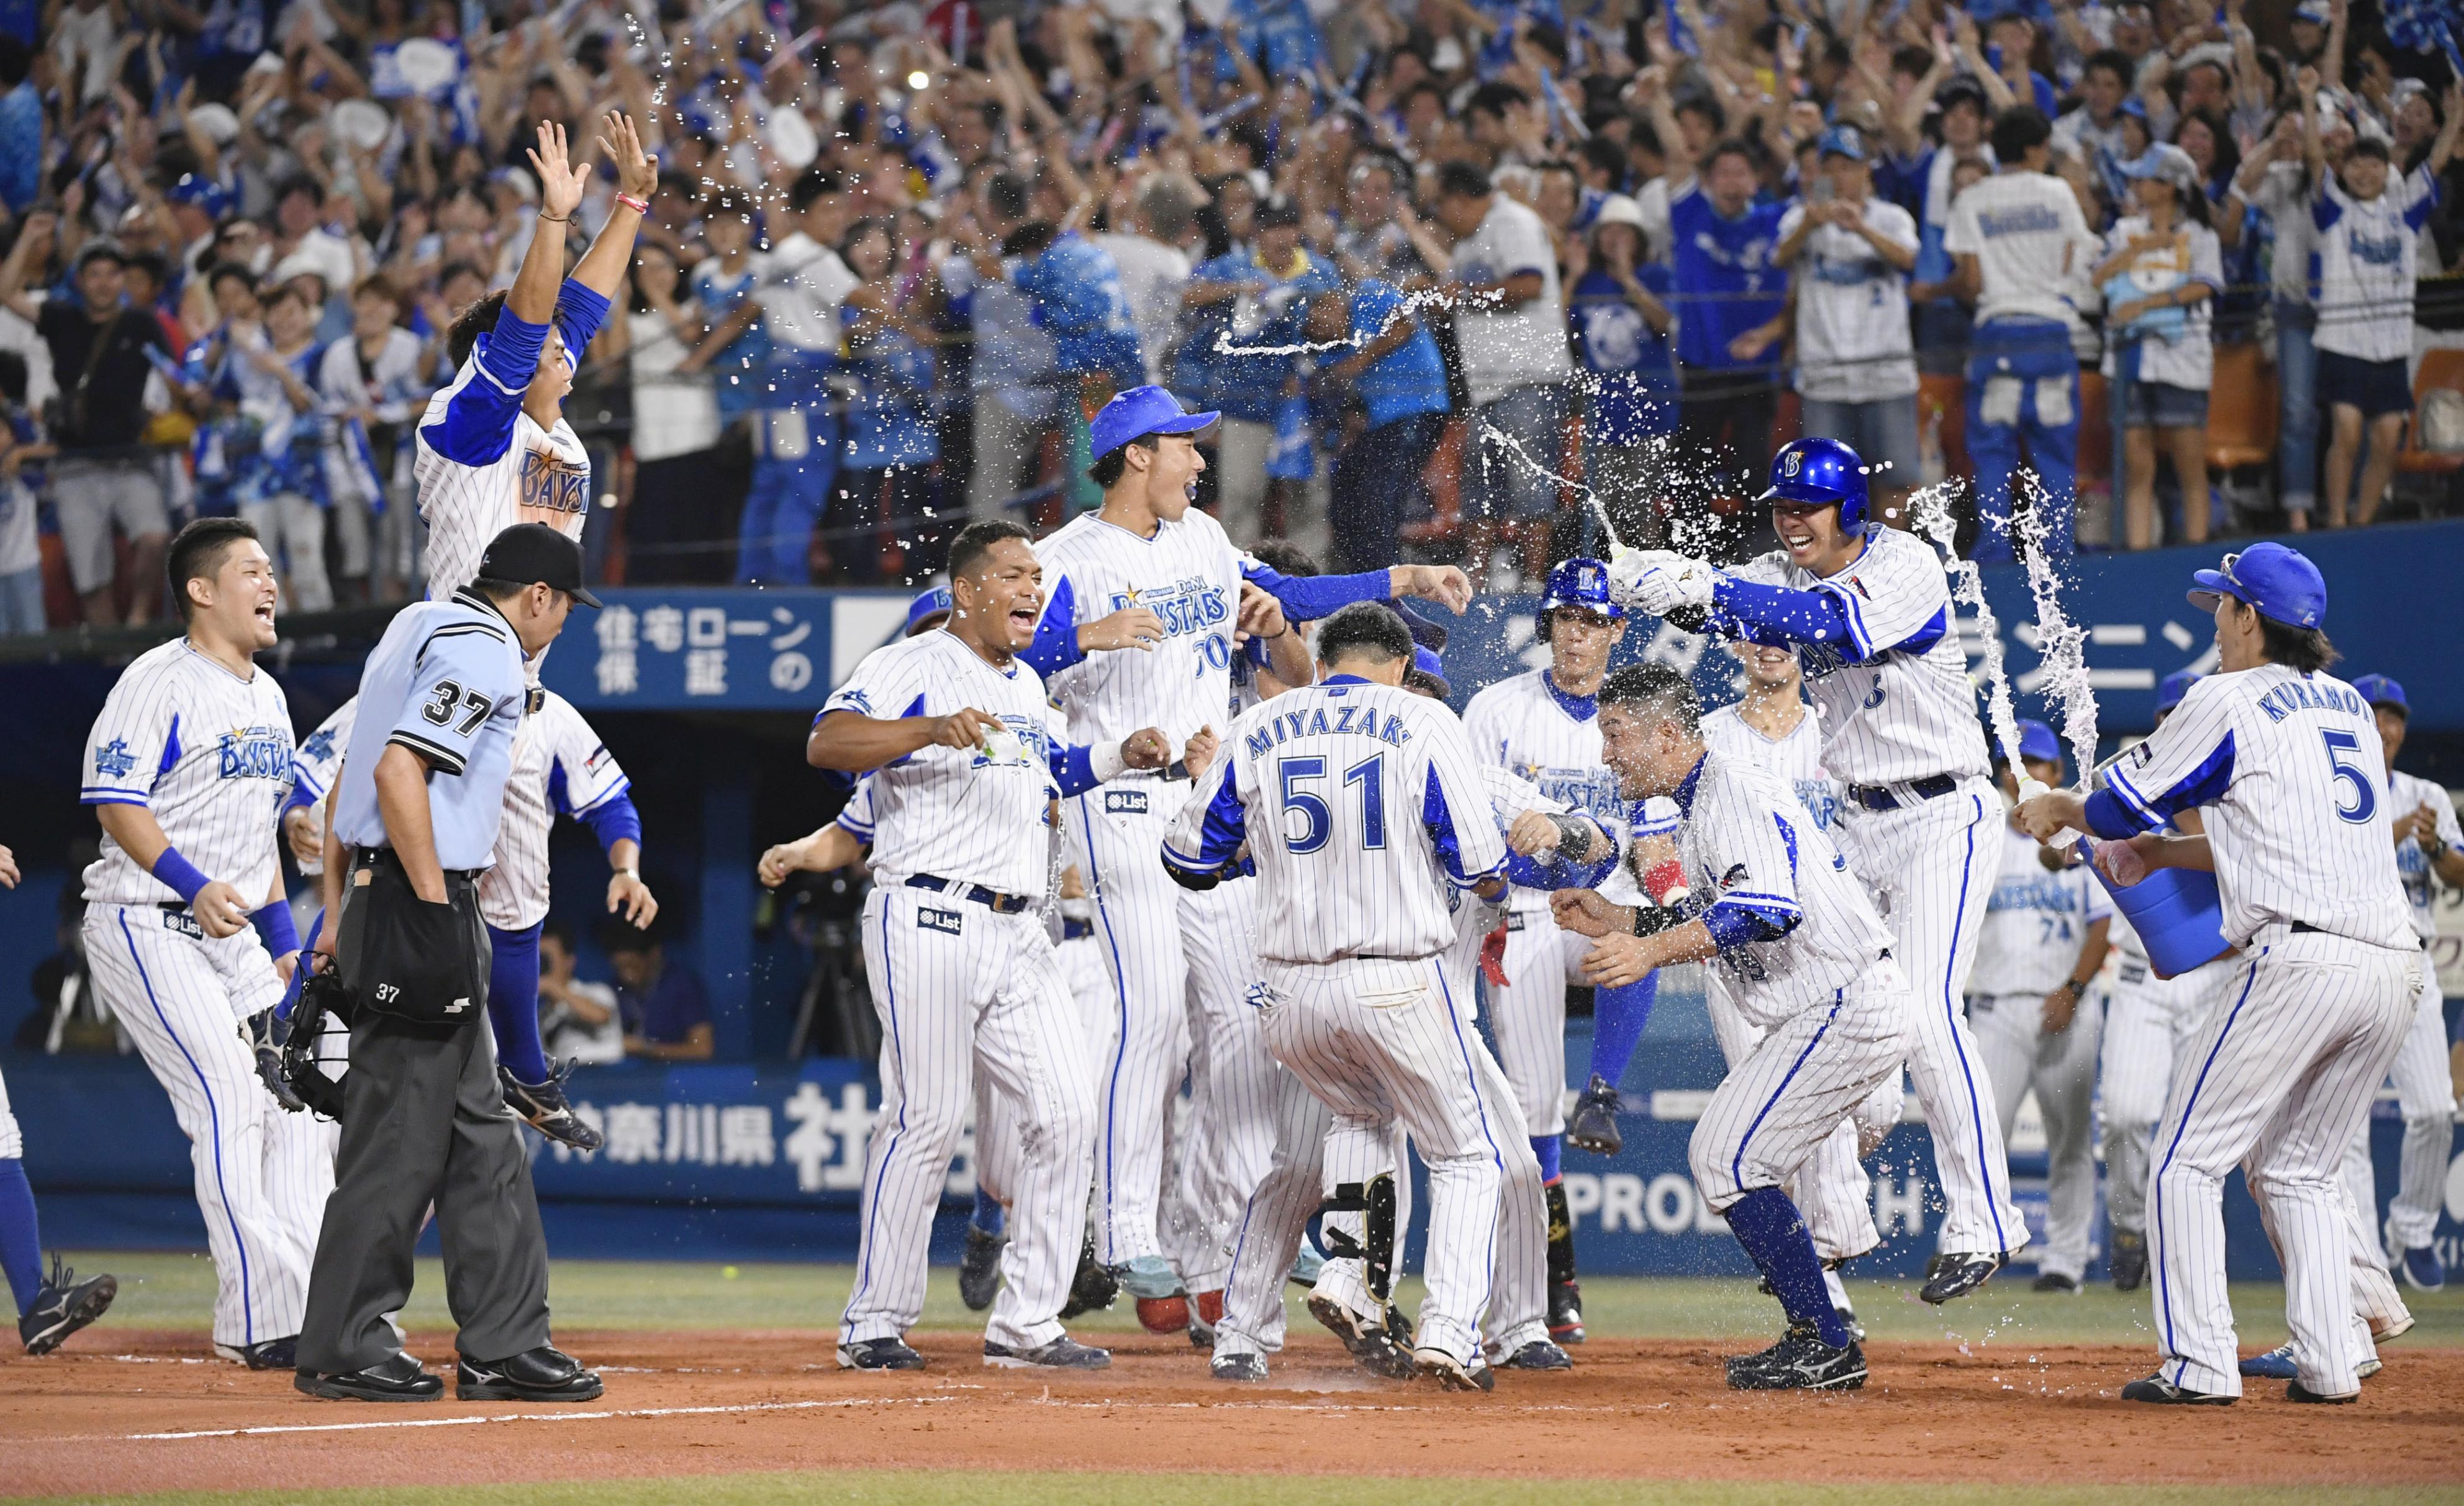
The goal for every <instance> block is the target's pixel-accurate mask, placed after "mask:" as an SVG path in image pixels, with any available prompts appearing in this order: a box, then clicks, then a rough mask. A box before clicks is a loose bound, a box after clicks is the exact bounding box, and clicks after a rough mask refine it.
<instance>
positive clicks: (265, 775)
mask: <svg viewBox="0 0 2464 1506" xmlns="http://www.w3.org/2000/svg"><path fill="white" fill-rule="evenodd" d="M290 742H291V740H290V739H289V738H287V737H285V736H283V734H282V732H281V729H279V728H276V727H234V728H232V729H231V731H229V732H226V733H224V734H223V735H222V738H221V740H220V752H221V754H222V769H221V773H222V777H223V778H225V779H287V778H289V777H290V775H291V746H290Z"/></svg>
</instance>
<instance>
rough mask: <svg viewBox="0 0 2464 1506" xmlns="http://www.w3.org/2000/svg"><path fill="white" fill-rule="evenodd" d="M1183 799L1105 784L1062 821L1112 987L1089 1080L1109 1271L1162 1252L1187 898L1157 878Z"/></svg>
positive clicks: (1184, 1008)
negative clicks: (1104, 1048) (1104, 1042)
mask: <svg viewBox="0 0 2464 1506" xmlns="http://www.w3.org/2000/svg"><path fill="white" fill-rule="evenodd" d="M1188 794H1189V785H1188V783H1187V782H1186V781H1169V782H1167V781H1148V782H1143V783H1138V784H1134V785H1133V786H1131V787H1128V788H1126V789H1124V788H1121V787H1119V786H1106V787H1105V788H1103V789H1098V790H1093V791H1089V793H1088V794H1084V795H1080V796H1079V797H1078V800H1077V808H1076V810H1075V811H1074V812H1072V818H1071V820H1070V823H1069V825H1070V828H1071V832H1072V834H1073V835H1074V836H1075V837H1076V838H1077V839H1078V843H1079V851H1078V853H1077V857H1078V864H1079V873H1080V874H1082V875H1085V878H1086V880H1087V887H1088V888H1089V890H1090V891H1092V892H1093V894H1094V897H1095V942H1096V945H1097V946H1098V947H1099V948H1101V950H1102V955H1103V958H1104V965H1105V968H1106V969H1107V970H1108V971H1109V972H1110V973H1111V980H1112V1004H1113V1027H1112V1049H1111V1052H1109V1053H1107V1054H1106V1055H1105V1056H1104V1057H1102V1058H1100V1059H1099V1060H1098V1061H1097V1063H1096V1073H1095V1095H1096V1098H1095V1102H1096V1130H1095V1171H1094V1175H1095V1201H1096V1205H1097V1207H1096V1217H1095V1256H1096V1258H1097V1259H1099V1260H1101V1261H1102V1262H1103V1263H1104V1264H1106V1265H1108V1266H1121V1265H1127V1264H1128V1263H1129V1262H1130V1261H1131V1260H1133V1259H1134V1258H1136V1257H1138V1256H1140V1255H1161V1254H1162V1253H1163V1252H1164V1251H1163V1245H1162V1241H1161V1238H1160V1236H1159V1234H1158V1232H1157V1230H1156V1228H1155V1224H1156V1213H1157V1207H1158V1205H1159V1203H1160V1200H1161V1196H1162V1187H1163V1150H1164V1137H1163V1122H1164V1113H1165V1110H1166V1109H1167V1108H1168V1107H1169V1102H1168V1100H1169V1099H1170V1098H1171V1097H1172V1096H1173V1095H1174V1094H1176V1093H1177V1092H1179V1091H1180V1084H1181V1079H1182V1077H1183V1076H1184V1075H1185V1074H1186V1073H1187V1070H1188V1062H1189V1017H1188V988H1189V965H1188V962H1187V959H1186V958H1185V956H1184V955H1183V953H1182V951H1181V941H1180V935H1181V929H1180V907H1181V902H1182V899H1183V898H1184V897H1185V893H1186V892H1185V891H1183V890H1182V889H1181V887H1180V886H1179V885H1177V884H1176V883H1174V882H1173V881H1172V877H1171V875H1168V874H1166V873H1165V872H1164V869H1163V858H1162V853H1163V837H1164V832H1165V831H1167V830H1168V829H1169V828H1170V826H1171V824H1172V820H1173V818H1174V817H1175V816H1176V815H1177V814H1178V813H1179V810H1180V808H1181V806H1182V805H1183V804H1184V803H1185V802H1186V799H1187V796H1188ZM1108 807H1110V808H1108Z"/></svg>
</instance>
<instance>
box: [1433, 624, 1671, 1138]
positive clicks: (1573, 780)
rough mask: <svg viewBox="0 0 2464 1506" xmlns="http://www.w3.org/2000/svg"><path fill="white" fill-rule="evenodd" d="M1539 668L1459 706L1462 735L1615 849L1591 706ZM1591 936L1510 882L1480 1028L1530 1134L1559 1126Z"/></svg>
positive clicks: (1663, 818)
mask: <svg viewBox="0 0 2464 1506" xmlns="http://www.w3.org/2000/svg"><path fill="white" fill-rule="evenodd" d="M1548 675H1549V672H1548V671H1546V670H1532V671H1530V672H1529V673H1528V674H1524V675H1514V676H1513V677H1511V678H1509V679H1502V680H1499V681H1498V682H1497V683H1496V684H1494V685H1491V686H1489V687H1487V688H1486V689H1485V690H1483V691H1482V692H1481V693H1480V694H1479V695H1477V696H1474V697H1473V698H1471V703H1470V704H1469V705H1467V706H1465V707H1464V708H1463V731H1464V732H1465V733H1466V734H1467V735H1468V736H1469V737H1470V738H1471V744H1472V747H1473V749H1474V750H1475V751H1476V752H1478V753H1479V755H1480V756H1481V757H1482V758H1483V759H1485V760H1487V761H1490V762H1493V763H1495V764H1499V765H1500V766H1502V767H1504V768H1506V769H1507V770H1509V771H1511V772H1512V773H1514V774H1516V775H1518V776H1520V777H1522V778H1524V779H1526V780H1529V781H1530V783H1531V784H1533V785H1534V786H1538V789H1539V792H1540V793H1541V794H1543V795H1545V796H1547V797H1548V798H1549V799H1551V800H1553V801H1557V802H1559V803H1560V804H1562V805H1564V806H1566V807H1568V808H1571V809H1575V810H1580V811H1582V812H1583V813H1585V814H1587V815H1590V816H1593V817H1595V819H1597V820H1598V821H1599V823H1600V825H1601V826H1602V827H1603V828H1605V829H1606V830H1607V831H1608V832H1609V834H1610V835H1611V836H1613V837H1616V838H1617V839H1618V844H1619V846H1620V847H1623V846H1624V845H1625V839H1626V837H1627V836H1628V835H1629V833H1628V832H1627V831H1626V822H1627V810H1628V802H1627V801H1626V799H1625V797H1624V796H1623V795H1621V794H1619V793H1618V792H1617V776H1616V775H1615V774H1612V773H1611V772H1609V769H1608V765H1607V764H1606V763H1605V762H1603V761H1602V759H1601V757H1600V721H1599V716H1598V713H1597V708H1596V707H1595V705H1594V704H1593V703H1592V702H1591V701H1589V700H1588V699H1576V698H1572V697H1567V696H1561V695H1560V694H1558V692H1557V691H1556V689H1555V687H1554V686H1553V685H1552V684H1551V681H1550V679H1549V677H1548ZM1645 820H1646V821H1647V822H1648V823H1649V824H1648V825H1647V826H1646V827H1644V828H1643V829H1641V830H1640V831H1636V832H1634V833H1631V834H1633V835H1651V834H1654V833H1661V832H1666V831H1669V830H1670V829H1672V828H1673V827H1674V826H1675V824H1676V813H1675V811H1673V810H1671V809H1669V808H1667V807H1666V805H1665V803H1664V802H1653V803H1652V804H1651V805H1650V806H1649V807H1648V810H1647V814H1646V816H1645ZM1591 946H1592V943H1591V939H1590V938H1589V937H1585V936H1579V935H1575V934H1573V933H1570V932H1567V931H1563V930H1560V929H1559V928H1558V925H1557V920H1556V916H1555V914H1554V913H1553V912H1552V911H1551V909H1550V908H1549V897H1548V895H1546V894H1545V893H1542V892H1541V891H1539V890H1536V889H1525V888H1521V887H1520V886H1518V887H1517V888H1515V889H1514V891H1513V892H1512V894H1511V895H1510V896H1509V897H1508V898H1507V917H1506V958H1505V963H1504V965H1505V970H1506V979H1507V982H1506V986H1505V987H1503V988H1501V987H1498V986H1496V985H1495V984H1489V985H1488V994H1489V1005H1488V1023H1489V1028H1490V1029H1491V1030H1494V1031H1495V1032H1496V1034H1497V1057H1498V1063H1499V1065H1500V1066H1502V1067H1504V1068H1505V1069H1506V1076H1507V1081H1509V1082H1511V1083H1513V1084H1514V1096H1515V1100H1516V1101H1517V1102H1519V1103H1520V1104H1522V1106H1523V1118H1524V1120H1525V1121H1526V1122H1527V1123H1529V1125H1530V1126H1531V1133H1532V1134H1534V1135H1562V1134H1564V1133H1565V1131H1566V986H1567V985H1568V984H1570V983H1572V984H1579V983H1582V982H1584V981H1585V980H1584V978H1583V958H1584V956H1585V954H1587V953H1588V952H1590V950H1591Z"/></svg>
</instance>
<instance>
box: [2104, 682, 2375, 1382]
mask: <svg viewBox="0 0 2464 1506" xmlns="http://www.w3.org/2000/svg"><path fill="white" fill-rule="evenodd" d="M2175 720H2178V713H2177V714H2176V719H2175ZM2167 725H2170V723H2169V722H2168V723H2167ZM2159 730H2160V734H2161V732H2162V730H2163V729H2159ZM2210 830H2211V834H2212V833H2213V831H2214V822H2213V821H2212V819H2211V824H2210ZM2388 846H2389V848H2390V850H2391V849H2392V846H2393V844H2392V843H2389V844H2388ZM2390 876H2391V875H2390ZM2254 941H2255V948H2254V952H2253V955H2252V956H2251V958H2250V960H2249V961H2248V962H2247V963H2245V964H2244V967H2245V973H2244V983H2243V987H2242V991H2241V994H2240V996H2239V997H2238V998H2237V999H2235V1000H2234V1002H2233V1006H2232V1007H2231V1008H2226V1009H2221V1010H2217V1011H2214V1012H2211V1014H2210V1015H2209V1016H2208V1018H2207V1019H2206V1020H2205V1021H2203V1022H2202V1023H2201V1025H2200V1028H2199V1030H2198V1032H2197V1033H2196V1034H2194V1035H2193V1036H2192V1037H2191V1038H2190V1041H2189V1046H2188V1049H2187V1050H2186V1051H2185V1052H2184V1054H2183V1056H2182V1058H2181V1061H2180V1062H2179V1064H2178V1065H2177V1067H2176V1068H2175V1075H2174V1087H2173V1092H2172V1094H2171V1096H2170V1097H2169V1098H2168V1100H2167V1105H2166V1112H2165V1119H2164V1122H2163V1123H2162V1124H2161V1125H2160V1126H2159V1127H2158V1130H2157V1140H2156V1142H2157V1144H2158V1145H2160V1146H2161V1147H2163V1149H2162V1153H2161V1155H2160V1158H2159V1160H2158V1162H2157V1165H2156V1170H2155V1175H2154V1177H2153V1179H2152V1181H2151V1184H2150V1216H2149V1219H2148V1231H2147V1232H2148V1255H2149V1260H2150V1262H2151V1264H2152V1266H2153V1267H2154V1269H2155V1272H2156V1280H2155V1282H2154V1283H2153V1286H2154V1291H2155V1296H2154V1303H2155V1316H2156V1331H2157V1336H2158V1340H2159V1342H2160V1345H2161V1352H2162V1356H2163V1360H2164V1363H2165V1367H2166V1374H2167V1377H2168V1378H2169V1379H2170V1380H2172V1382H2173V1383H2174V1384H2177V1385H2182V1386H2187V1387H2189V1389H2191V1390H2194V1391H2204V1392H2208V1393H2210V1394H2211V1395H2212V1394H2222V1395H2230V1396H2238V1395H2240V1394H2241V1375H2240V1372H2239V1369H2238V1367H2237V1353H2236V1350H2235V1347H2234V1337H2233V1307H2232V1304H2231V1302H2230V1300H2229V1299H2228V1298H2227V1296H2226V1293H2225V1250H2224V1202H2223V1199H2224V1179H2225V1174H2226V1173H2227V1172H2228V1171H2230V1170H2231V1169H2232V1168H2233V1165H2234V1164H2235V1163H2240V1164H2241V1165H2242V1167H2243V1169H2244V1172H2245V1173H2246V1175H2247V1177H2248V1180H2249V1183H2250V1190H2251V1196H2252V1197H2253V1198H2254V1199H2255V1200H2256V1202H2257V1203H2258V1205H2259V1207H2260V1209H2261V1211H2262V1212H2263V1213H2264V1214H2265V1215H2266V1217H2267V1219H2268V1221H2269V1228H2270V1229H2271V1231H2272V1233H2273V1235H2274V1238H2275V1241H2276V1244H2277V1250H2278V1251H2279V1252H2280V1254H2281V1255H2282V1257H2283V1262H2284V1271H2285V1286H2284V1301H2285V1318H2286V1321H2287V1322H2288V1324H2289V1325H2290V1326H2291V1328H2292V1330H2293V1343H2294V1351H2295V1355H2296V1358H2297V1360H2298V1362H2299V1365H2300V1378H2301V1384H2303V1385H2305V1386H2307V1387H2309V1388H2310V1389H2311V1390H2313V1391H2316V1392H2318V1393H2320V1394H2321V1395H2326V1396H2342V1395H2349V1394H2350V1393H2352V1392H2353V1391H2355V1390H2358V1389H2359V1388H2360V1385H2361V1382H2360V1381H2359V1379H2358V1378H2357V1377H2356V1376H2355V1375H2354V1367H2355V1366H2356V1365H2357V1364H2359V1363H2360V1362H2361V1361H2362V1360H2363V1359H2364V1358H2365V1356H2366V1351H2365V1350H2364V1349H2363V1348H2361V1347H2360V1346H2359V1345H2357V1344H2356V1343H2355V1341H2354V1334H2353V1323H2352V1316H2353V1296H2354V1293H2353V1284H2352V1276H2351V1270H2352V1265H2351V1262H2352V1256H2353V1251H2354V1249H2355V1243H2356V1232H2357V1223H2356V1221H2357V1218H2358V1214H2357V1212H2356V1210H2355V1209H2354V1207H2353V1206H2352V1202H2351V1199H2350V1198H2349V1197H2348V1196H2347V1195H2346V1193H2345V1190H2344V1188H2343V1185H2342V1183H2341V1182H2340V1181H2339V1168H2340V1166H2341V1164H2342V1163H2343V1157H2344V1154H2345V1151H2346V1149H2347V1147H2349V1146H2350V1145H2351V1143H2352V1141H2353V1136H2354V1135H2355V1133H2356V1132H2357V1131H2358V1130H2359V1128H2360V1126H2361V1123H2362V1120H2363V1118H2364V1117H2365V1115H2366V1114H2367V1113H2368V1111H2369V1100H2370V1097H2371V1096H2372V1094H2373V1093H2374V1092H2375V1091H2376V1089H2377V1087H2378V1084H2379V1083H2380V1081H2382V1080H2383V1079H2384V1078H2385V1077H2386V1075H2387V1067H2388V1064H2389V1063H2391V1062H2392V1061H2393V1060H2394V1059H2395V1054H2396V1052H2397V1050H2398V1049H2399V1048H2400V1047H2401V1046H2402V1044H2403V1039H2404V1031H2405V1030H2406V1029H2407V1027H2408V1026H2409V1024H2410V1020H2411V1010H2412V1008H2413V1000H2414V995H2415V992H2416V990H2417V988H2418V987H2419V983H2420V972H2421V959H2420V954H2419V953H2417V952H2411V953H2408V952H2402V951H2396V950H2393V949H2389V948H2386V947H2376V946H2370V945H2367V944H2365V943H2364V942H2360V941H2348V940H2346V939H2344V938H2343V937H2336V936H2321V935H2300V936H2296V935H2293V934H2292V933H2291V931H2290V930H2289V928H2287V927H2283V926H2271V927H2269V928H2267V930H2265V931H2263V932H2262V933H2261V934H2260V935H2259V936H2257V937H2256V938H2255V939H2254Z"/></svg>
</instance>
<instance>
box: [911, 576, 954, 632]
mask: <svg viewBox="0 0 2464 1506" xmlns="http://www.w3.org/2000/svg"><path fill="white" fill-rule="evenodd" d="M955 610H957V603H956V602H953V601H952V600H951V599H950V587H946V586H935V587H933V588H932V589H931V590H929V591H925V592H923V593H922V594H920V595H918V596H917V597H916V598H915V599H914V600H913V601H912V602H909V603H908V604H907V631H906V632H905V633H903V634H902V636H904V637H909V638H912V637H913V636H915V634H916V633H918V632H920V631H923V628H924V623H925V620H926V619H927V618H930V617H946V616H948V615H950V613H951V612H953V611H955Z"/></svg>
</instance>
